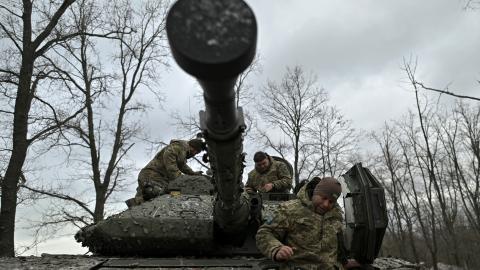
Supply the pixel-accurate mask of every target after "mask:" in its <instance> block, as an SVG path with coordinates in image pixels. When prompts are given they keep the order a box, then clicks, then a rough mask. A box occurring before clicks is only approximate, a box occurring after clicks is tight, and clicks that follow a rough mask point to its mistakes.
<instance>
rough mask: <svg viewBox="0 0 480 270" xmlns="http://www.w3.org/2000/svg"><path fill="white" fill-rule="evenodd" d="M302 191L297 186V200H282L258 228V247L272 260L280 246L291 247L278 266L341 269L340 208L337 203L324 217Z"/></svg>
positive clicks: (303, 190) (303, 189)
mask: <svg viewBox="0 0 480 270" xmlns="http://www.w3.org/2000/svg"><path fill="white" fill-rule="evenodd" d="M305 190H306V188H305V187H303V188H302V189H300V191H299V193H298V199H296V200H291V201H287V202H285V203H282V204H281V205H280V207H279V210H278V212H277V214H276V216H275V217H274V218H273V219H272V220H266V222H265V223H264V224H263V225H262V226H261V227H260V229H259V230H258V232H257V236H256V240H257V247H258V249H259V250H260V251H261V252H262V253H263V254H264V255H265V256H267V257H268V258H270V259H272V260H273V257H274V255H275V253H276V251H277V249H278V248H279V247H280V246H282V245H287V246H290V247H292V248H294V254H293V255H292V257H290V259H289V260H288V261H286V262H283V263H282V264H281V268H280V269H321V270H334V269H338V268H340V269H341V268H342V267H341V264H339V263H338V262H337V248H338V240H337V234H338V233H340V232H341V230H342V210H341V209H340V206H339V205H338V204H336V205H335V207H334V208H333V209H332V210H330V211H328V212H327V213H325V214H324V215H323V216H322V215H319V214H317V213H315V212H314V210H313V205H312V201H311V200H310V198H308V196H307V194H306V192H305Z"/></svg>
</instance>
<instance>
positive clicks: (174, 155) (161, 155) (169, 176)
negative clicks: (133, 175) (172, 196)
mask: <svg viewBox="0 0 480 270" xmlns="http://www.w3.org/2000/svg"><path fill="white" fill-rule="evenodd" d="M204 149H205V143H204V142H203V141H202V140H201V139H192V140H189V141H183V140H172V141H170V144H169V145H167V146H165V147H164V148H163V149H162V150H160V152H158V154H156V155H155V157H154V158H153V159H152V160H151V161H150V162H149V163H148V164H147V166H145V167H144V168H143V169H142V170H141V171H140V173H139V174H138V187H137V194H136V195H135V198H134V200H133V202H132V201H131V200H129V201H127V204H134V205H138V204H141V203H143V202H145V201H148V200H150V199H152V198H155V197H157V196H159V195H161V194H164V193H165V192H166V190H167V187H168V183H169V182H170V181H172V180H173V179H175V178H177V177H179V176H180V175H182V173H183V174H188V175H201V174H202V171H196V172H195V171H193V170H192V169H191V168H190V167H189V166H188V165H187V159H189V158H192V157H194V156H195V155H197V154H198V153H200V152H201V151H202V150H204Z"/></svg>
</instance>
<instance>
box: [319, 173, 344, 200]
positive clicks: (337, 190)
mask: <svg viewBox="0 0 480 270" xmlns="http://www.w3.org/2000/svg"><path fill="white" fill-rule="evenodd" d="M340 194H342V186H341V185H340V182H338V181H337V179H335V178H333V177H324V178H323V179H322V180H320V182H318V184H317V185H316V186H315V189H314V190H313V195H314V196H315V195H323V196H326V197H327V198H329V199H330V200H332V201H334V202H336V201H337V199H338V197H340Z"/></svg>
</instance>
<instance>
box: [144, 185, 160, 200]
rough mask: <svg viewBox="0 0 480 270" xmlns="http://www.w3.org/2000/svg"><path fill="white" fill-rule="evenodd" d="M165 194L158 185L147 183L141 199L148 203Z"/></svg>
mask: <svg viewBox="0 0 480 270" xmlns="http://www.w3.org/2000/svg"><path fill="white" fill-rule="evenodd" d="M162 194H165V189H164V188H162V187H161V186H159V185H155V184H151V183H147V184H146V185H145V186H144V187H143V199H144V200H146V201H148V200H151V199H153V198H155V197H158V196H160V195H162Z"/></svg>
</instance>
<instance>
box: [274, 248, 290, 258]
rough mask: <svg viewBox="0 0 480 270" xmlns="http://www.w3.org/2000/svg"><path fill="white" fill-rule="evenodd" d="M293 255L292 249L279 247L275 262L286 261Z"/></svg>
mask: <svg viewBox="0 0 480 270" xmlns="http://www.w3.org/2000/svg"><path fill="white" fill-rule="evenodd" d="M292 255H293V248H292V247H289V246H281V247H280V248H279V249H278V251H277V253H276V254H275V260H276V261H287V260H289V259H290V257H292Z"/></svg>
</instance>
